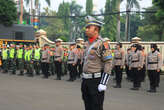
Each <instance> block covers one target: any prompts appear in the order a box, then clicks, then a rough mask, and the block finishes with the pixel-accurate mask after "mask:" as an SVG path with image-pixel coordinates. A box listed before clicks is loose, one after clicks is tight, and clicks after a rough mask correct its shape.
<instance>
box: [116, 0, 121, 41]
mask: <svg viewBox="0 0 164 110" xmlns="http://www.w3.org/2000/svg"><path fill="white" fill-rule="evenodd" d="M120 4H121V2H120V1H119V3H118V6H117V7H118V8H117V10H118V11H119V12H120ZM116 40H117V41H120V40H121V39H120V13H119V14H118V17H117V37H116Z"/></svg>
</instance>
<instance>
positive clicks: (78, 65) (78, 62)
mask: <svg viewBox="0 0 164 110" xmlns="http://www.w3.org/2000/svg"><path fill="white" fill-rule="evenodd" d="M77 69H78V71H77V76H78V77H80V75H81V74H82V64H81V60H79V59H78V61H77Z"/></svg>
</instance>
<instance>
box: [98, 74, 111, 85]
mask: <svg viewBox="0 0 164 110" xmlns="http://www.w3.org/2000/svg"><path fill="white" fill-rule="evenodd" d="M109 78H110V74H107V73H103V74H102V77H101V81H100V84H103V85H107V83H108V80H109Z"/></svg>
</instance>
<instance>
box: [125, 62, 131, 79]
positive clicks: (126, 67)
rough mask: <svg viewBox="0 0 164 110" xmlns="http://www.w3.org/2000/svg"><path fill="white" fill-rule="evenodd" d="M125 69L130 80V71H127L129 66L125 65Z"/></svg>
mask: <svg viewBox="0 0 164 110" xmlns="http://www.w3.org/2000/svg"><path fill="white" fill-rule="evenodd" d="M125 71H126V77H127V79H128V80H130V71H129V66H127V65H126V66H125Z"/></svg>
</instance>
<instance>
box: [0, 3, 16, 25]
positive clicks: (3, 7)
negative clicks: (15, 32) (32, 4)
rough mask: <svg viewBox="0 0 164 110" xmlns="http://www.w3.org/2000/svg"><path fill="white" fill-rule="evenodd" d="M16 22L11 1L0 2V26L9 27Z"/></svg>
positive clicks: (14, 8) (13, 4)
mask: <svg viewBox="0 0 164 110" xmlns="http://www.w3.org/2000/svg"><path fill="white" fill-rule="evenodd" d="M16 20H17V9H16V5H15V3H14V2H13V1H12V0H0V24H3V25H4V26H11V25H12V24H13V23H14V22H16Z"/></svg>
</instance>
